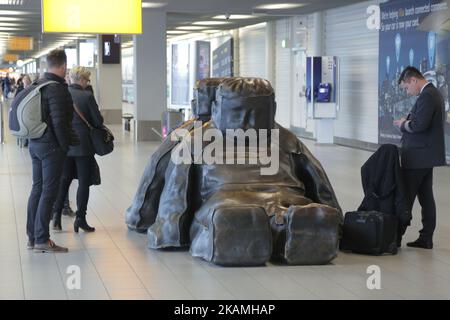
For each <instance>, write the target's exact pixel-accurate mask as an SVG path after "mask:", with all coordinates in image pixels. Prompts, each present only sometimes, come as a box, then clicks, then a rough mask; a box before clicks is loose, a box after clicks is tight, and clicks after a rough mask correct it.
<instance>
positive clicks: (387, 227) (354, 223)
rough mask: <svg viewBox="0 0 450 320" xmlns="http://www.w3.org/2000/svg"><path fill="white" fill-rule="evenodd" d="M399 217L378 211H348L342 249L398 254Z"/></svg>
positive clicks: (372, 253)
mask: <svg viewBox="0 0 450 320" xmlns="http://www.w3.org/2000/svg"><path fill="white" fill-rule="evenodd" d="M397 224H398V222H397V218H396V217H395V216H394V215H390V214H385V213H382V212H378V211H353V212H347V213H346V214H345V218H344V227H343V235H342V239H341V242H340V249H341V250H343V251H351V252H354V253H362V254H369V255H382V254H383V253H390V254H397Z"/></svg>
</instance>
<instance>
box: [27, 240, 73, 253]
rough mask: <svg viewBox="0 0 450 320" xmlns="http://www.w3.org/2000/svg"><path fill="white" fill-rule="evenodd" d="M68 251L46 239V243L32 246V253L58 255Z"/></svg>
mask: <svg viewBox="0 0 450 320" xmlns="http://www.w3.org/2000/svg"><path fill="white" fill-rule="evenodd" d="M68 251H69V249H67V248H64V247H60V246H58V245H56V243H54V242H53V241H52V240H50V239H48V241H47V242H46V243H42V244H35V245H34V252H54V253H60V252H68Z"/></svg>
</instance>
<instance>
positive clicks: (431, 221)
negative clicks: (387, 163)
mask: <svg viewBox="0 0 450 320" xmlns="http://www.w3.org/2000/svg"><path fill="white" fill-rule="evenodd" d="M403 177H404V182H405V193H406V205H407V208H408V210H410V211H412V208H413V205H414V201H415V199H416V197H417V198H418V199H419V203H420V205H421V207H422V225H423V228H422V230H420V237H421V238H423V239H426V240H432V238H433V233H434V229H435V228H436V203H435V202H434V196H433V168H429V169H404V170H403Z"/></svg>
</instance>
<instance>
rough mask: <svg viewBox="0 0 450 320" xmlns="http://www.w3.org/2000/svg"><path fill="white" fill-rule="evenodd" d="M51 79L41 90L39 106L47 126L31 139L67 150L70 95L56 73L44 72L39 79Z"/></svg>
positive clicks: (70, 140)
mask: <svg viewBox="0 0 450 320" xmlns="http://www.w3.org/2000/svg"><path fill="white" fill-rule="evenodd" d="M47 80H53V81H56V82H58V83H51V84H49V85H47V86H45V87H43V88H42V90H41V106H42V111H43V117H44V119H45V122H46V123H47V125H48V127H47V130H45V132H44V134H43V136H42V137H40V138H38V139H32V141H34V142H42V143H50V144H55V146H59V147H60V148H61V149H63V150H64V151H67V150H69V146H70V144H71V143H72V140H73V137H72V134H73V133H72V116H73V103H72V97H71V95H70V92H69V90H68V89H67V84H66V82H65V80H64V79H63V78H61V77H59V76H57V75H56V74H53V73H48V72H46V73H45V74H44V77H43V78H42V79H39V80H38V83H39V82H41V81H47Z"/></svg>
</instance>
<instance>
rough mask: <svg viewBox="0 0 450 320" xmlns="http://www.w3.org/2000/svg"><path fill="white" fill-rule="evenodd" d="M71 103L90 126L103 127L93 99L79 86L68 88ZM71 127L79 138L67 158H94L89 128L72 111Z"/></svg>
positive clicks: (73, 85)
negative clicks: (78, 142) (77, 143)
mask: <svg viewBox="0 0 450 320" xmlns="http://www.w3.org/2000/svg"><path fill="white" fill-rule="evenodd" d="M69 91H70V94H71V95H72V99H73V103H74V104H75V105H76V106H77V108H78V110H80V111H81V113H82V114H83V115H84V117H85V118H86V120H87V121H88V122H89V123H90V124H91V126H93V127H96V128H101V127H102V125H103V117H102V115H101V114H100V111H99V109H98V105H97V102H95V98H94V96H93V95H92V93H90V92H89V91H86V90H83V88H82V87H81V86H80V85H77V84H72V85H70V86H69ZM72 126H73V129H74V130H75V132H76V133H77V135H78V136H79V138H80V144H79V145H77V146H71V147H70V149H69V152H68V153H67V155H68V156H69V157H83V156H94V154H95V151H94V147H93V145H92V141H91V137H90V133H89V128H88V126H87V125H86V123H84V121H83V120H82V119H81V118H80V117H79V116H78V114H77V113H76V112H75V111H74V113H73V120H72Z"/></svg>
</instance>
